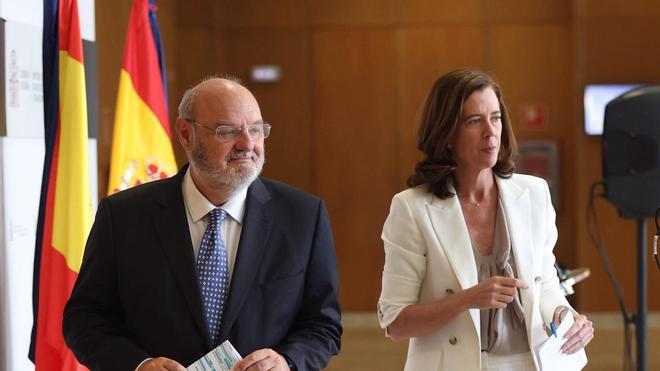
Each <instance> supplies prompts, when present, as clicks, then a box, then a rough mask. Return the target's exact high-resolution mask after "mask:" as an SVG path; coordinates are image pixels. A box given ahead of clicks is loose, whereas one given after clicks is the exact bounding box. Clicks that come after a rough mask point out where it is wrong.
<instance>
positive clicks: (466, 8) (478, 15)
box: [398, 0, 484, 27]
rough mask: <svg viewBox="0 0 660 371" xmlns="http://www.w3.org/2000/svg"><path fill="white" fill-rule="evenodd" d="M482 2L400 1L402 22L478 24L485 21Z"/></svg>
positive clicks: (415, 23)
mask: <svg viewBox="0 0 660 371" xmlns="http://www.w3.org/2000/svg"><path fill="white" fill-rule="evenodd" d="M481 2H482V0H464V1H452V0H409V1H399V2H398V8H399V10H398V11H399V12H400V14H401V22H402V23H403V24H410V25H426V26H428V24H429V23H438V24H439V25H440V26H444V27H446V26H449V25H451V24H455V23H466V22H467V23H471V24H474V23H478V22H481V20H482V19H483V16H484V14H483V7H482V4H481Z"/></svg>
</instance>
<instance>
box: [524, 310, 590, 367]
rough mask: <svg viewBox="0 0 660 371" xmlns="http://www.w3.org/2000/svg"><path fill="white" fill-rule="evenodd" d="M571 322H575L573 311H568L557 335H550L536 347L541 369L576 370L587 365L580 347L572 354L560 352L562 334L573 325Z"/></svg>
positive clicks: (562, 342)
mask: <svg viewBox="0 0 660 371" xmlns="http://www.w3.org/2000/svg"><path fill="white" fill-rule="evenodd" d="M573 323H575V319H574V318H573V313H571V312H570V311H569V313H567V314H566V316H565V317H564V320H563V321H562V322H561V324H560V325H559V327H558V328H557V336H556V337H555V336H554V335H550V337H549V338H547V339H546V340H545V341H544V342H543V343H541V345H539V346H538V347H536V355H537V358H538V361H539V366H540V368H541V371H547V370H562V371H578V370H582V369H583V368H584V366H586V365H587V354H586V353H585V352H584V349H580V350H579V351H577V352H575V353H573V354H564V353H562V352H561V346H562V345H564V343H565V342H566V339H564V335H566V332H567V331H568V329H570V328H571V326H573Z"/></svg>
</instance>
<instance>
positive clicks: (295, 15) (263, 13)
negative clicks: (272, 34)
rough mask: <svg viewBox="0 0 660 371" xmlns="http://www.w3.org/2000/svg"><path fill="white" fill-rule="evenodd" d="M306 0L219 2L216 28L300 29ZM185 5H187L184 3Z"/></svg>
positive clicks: (215, 16)
mask: <svg viewBox="0 0 660 371" xmlns="http://www.w3.org/2000/svg"><path fill="white" fill-rule="evenodd" d="M307 3H308V2H307V1H306V0H282V1H262V0H242V1H231V0H221V1H217V2H215V4H216V6H215V12H214V13H211V14H212V15H214V17H213V22H214V23H215V25H216V27H218V28H246V27H301V26H304V25H306V24H307V22H308V20H307V7H308V4H307ZM186 4H187V3H186Z"/></svg>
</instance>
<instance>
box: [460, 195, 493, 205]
mask: <svg viewBox="0 0 660 371" xmlns="http://www.w3.org/2000/svg"><path fill="white" fill-rule="evenodd" d="M458 199H459V201H461V202H464V203H466V204H468V205H472V206H475V207H479V206H481V204H482V203H484V202H486V201H488V199H489V197H484V199H483V200H481V201H472V200H470V199H469V198H467V197H464V196H461V195H460V194H458Z"/></svg>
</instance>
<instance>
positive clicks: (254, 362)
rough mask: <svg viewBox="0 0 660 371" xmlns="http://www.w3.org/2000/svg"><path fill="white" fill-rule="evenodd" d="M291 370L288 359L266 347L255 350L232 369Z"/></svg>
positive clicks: (235, 370) (254, 370)
mask: <svg viewBox="0 0 660 371" xmlns="http://www.w3.org/2000/svg"><path fill="white" fill-rule="evenodd" d="M265 370H269V371H289V366H288V365H287V362H286V359H284V357H282V355H281V354H279V353H277V352H276V351H274V350H272V349H269V348H266V349H259V350H255V351H254V352H252V353H250V354H249V355H248V356H247V357H245V358H243V360H241V361H240V362H238V363H237V364H235V365H234V367H232V371H265Z"/></svg>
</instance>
